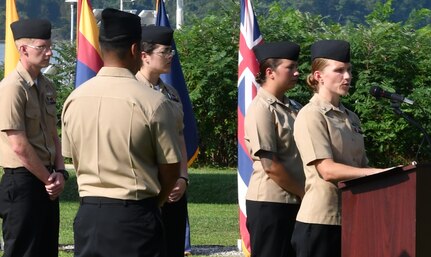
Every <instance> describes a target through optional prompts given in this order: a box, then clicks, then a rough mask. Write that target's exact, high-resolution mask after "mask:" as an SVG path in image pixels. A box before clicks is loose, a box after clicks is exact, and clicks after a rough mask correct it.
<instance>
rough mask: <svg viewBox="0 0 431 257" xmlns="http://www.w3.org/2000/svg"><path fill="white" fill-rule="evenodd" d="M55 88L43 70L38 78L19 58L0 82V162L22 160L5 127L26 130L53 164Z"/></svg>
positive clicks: (40, 153) (47, 162)
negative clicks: (13, 147)
mask: <svg viewBox="0 0 431 257" xmlns="http://www.w3.org/2000/svg"><path fill="white" fill-rule="evenodd" d="M56 96H57V95H56V92H55V88H54V86H53V85H52V83H51V82H50V81H49V80H48V79H47V78H45V77H44V76H43V75H42V74H40V75H39V77H38V78H37V86H36V84H35V81H33V80H32V79H31V76H30V74H29V73H28V72H27V70H25V69H24V67H23V66H22V64H21V62H18V64H17V66H16V69H15V70H14V71H12V72H11V73H10V74H9V75H8V76H7V77H6V78H4V79H3V81H2V82H1V84H0V165H1V166H3V167H6V168H17V167H22V166H23V164H22V163H21V161H20V160H19V158H18V156H17V155H16V154H15V153H14V151H13V150H12V148H11V146H10V144H9V140H8V138H7V135H6V133H5V131H6V130H18V131H25V134H26V136H27V139H28V141H29V142H30V144H31V145H32V147H33V148H34V150H35V151H36V154H37V156H38V157H39V158H40V159H41V160H42V162H43V164H44V165H53V164H54V160H55V144H54V141H53V137H52V133H57V131H53V130H55V127H56V123H57V117H56V109H55V103H56Z"/></svg>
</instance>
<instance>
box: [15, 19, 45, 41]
mask: <svg viewBox="0 0 431 257" xmlns="http://www.w3.org/2000/svg"><path fill="white" fill-rule="evenodd" d="M10 28H11V30H12V33H13V38H14V40H18V39H20V38H36V39H50V38H51V22H49V21H48V20H44V19H27V20H24V19H22V20H17V21H15V22H13V23H11V24H10Z"/></svg>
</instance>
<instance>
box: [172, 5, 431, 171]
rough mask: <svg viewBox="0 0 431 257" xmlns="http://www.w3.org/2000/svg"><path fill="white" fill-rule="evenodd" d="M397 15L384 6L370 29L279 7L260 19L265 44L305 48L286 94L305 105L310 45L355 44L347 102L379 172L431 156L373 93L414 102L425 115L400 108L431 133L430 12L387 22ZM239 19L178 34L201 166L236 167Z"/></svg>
mask: <svg viewBox="0 0 431 257" xmlns="http://www.w3.org/2000/svg"><path fill="white" fill-rule="evenodd" d="M259 2H260V1H259ZM393 11H394V10H393V8H392V2H391V1H388V2H386V3H381V4H378V5H377V6H376V9H375V10H374V12H372V13H371V14H369V15H367V16H366V23H365V24H360V25H356V26H355V25H353V24H351V23H348V24H346V25H341V24H339V23H334V22H330V21H327V20H326V19H325V17H322V16H315V15H311V14H309V13H302V12H300V11H298V10H294V9H289V8H288V9H286V8H285V7H284V6H283V4H281V3H277V2H276V3H274V4H271V5H270V6H269V8H268V12H267V13H266V14H265V15H260V16H258V20H259V27H260V29H261V32H262V35H263V37H264V40H265V41H279V40H291V41H293V42H296V43H298V44H300V45H301V48H302V49H301V56H300V60H299V65H300V66H299V67H300V71H301V79H300V82H299V83H298V85H297V87H296V88H295V89H294V90H292V91H290V92H288V94H289V96H290V97H292V98H294V99H296V100H298V101H300V102H301V103H303V104H306V103H307V102H308V99H309V98H310V97H311V92H310V91H309V90H308V89H307V86H306V83H305V77H306V75H307V74H308V73H309V71H310V61H309V60H310V50H309V49H310V45H311V44H312V43H313V42H315V41H316V40H318V39H324V38H325V39H345V40H348V41H349V42H350V43H351V47H352V64H353V76H354V80H353V82H352V86H353V87H352V89H351V91H350V95H349V96H347V97H345V98H344V99H343V103H344V104H345V105H346V106H347V107H348V108H349V109H351V110H353V111H355V112H356V113H357V114H358V115H359V116H360V118H361V120H362V126H363V131H364V134H365V141H366V146H367V150H368V156H369V159H370V164H371V165H378V166H388V165H396V164H400V163H403V164H405V163H407V162H409V161H411V160H418V161H426V160H429V159H430V157H431V156H430V155H431V154H430V152H431V151H430V146H428V145H427V143H426V142H423V141H424V135H423V134H422V132H421V131H420V130H419V129H417V128H416V127H415V126H413V125H411V124H409V123H408V122H407V121H405V120H404V119H402V118H401V117H400V116H397V115H395V114H394V113H393V111H392V108H391V104H390V102H386V100H382V101H376V99H374V98H373V97H372V96H370V94H369V92H368V91H369V88H370V87H371V86H372V85H373V83H377V84H378V85H379V86H381V87H383V88H384V89H385V90H387V91H392V92H397V93H399V94H403V95H405V96H406V97H408V98H410V99H415V100H416V105H415V106H421V107H422V108H420V107H419V108H418V107H415V106H413V107H410V106H404V105H401V109H402V110H403V111H404V112H405V113H406V114H407V115H409V116H411V117H412V118H414V119H415V120H416V121H418V122H419V123H420V124H422V126H423V127H424V128H425V129H426V130H428V129H429V127H430V125H431V124H430V121H429V118H428V116H429V113H430V111H431V110H430V109H431V108H430V107H428V106H430V101H431V100H430V99H431V98H430V95H431V91H430V89H429V88H428V87H427V85H428V84H429V83H430V82H431V81H430V79H431V77H430V76H429V75H428V72H429V70H430V68H431V65H430V64H431V57H430V56H429V52H430V50H431V49H430V47H431V44H430V32H431V29H430V27H429V25H427V26H423V27H419V28H417V26H418V24H422V23H423V22H424V21H427V20H429V18H430V12H429V10H427V9H423V10H418V11H415V12H414V13H412V15H411V16H410V17H411V18H410V19H408V20H407V21H406V22H404V23H402V22H392V21H389V19H390V17H391V16H392V15H393ZM237 13H239V10H238V6H237V5H234V4H233V5H232V8H231V11H226V12H225V13H223V14H222V16H218V17H216V16H209V17H207V18H204V19H203V20H201V21H200V22H196V23H194V24H195V25H193V26H185V27H184V28H183V29H182V30H181V31H180V32H177V33H176V39H177V43H178V46H179V52H180V55H181V61H182V65H183V70H184V72H185V76H186V80H187V82H188V86H189V90H190V92H191V98H192V102H193V104H194V109H195V112H196V116H197V119H198V126H199V133H200V136H201V140H202V142H201V149H202V154H201V155H200V156H199V161H200V162H201V163H205V164H216V165H217V164H218V165H235V164H236V117H235V115H236V100H237V98H236V97H237V96H236V91H237V88H236V81H237V48H238V34H239V26H238V18H237V17H238V15H236V14H237ZM232 17H236V18H235V19H232Z"/></svg>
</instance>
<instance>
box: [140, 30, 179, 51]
mask: <svg viewBox="0 0 431 257" xmlns="http://www.w3.org/2000/svg"><path fill="white" fill-rule="evenodd" d="M173 35H174V31H173V30H172V29H171V28H168V27H164V26H154V25H150V26H144V27H142V42H147V43H151V44H160V45H165V46H170V45H171V44H172V38H173Z"/></svg>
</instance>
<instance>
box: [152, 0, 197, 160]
mask: <svg viewBox="0 0 431 257" xmlns="http://www.w3.org/2000/svg"><path fill="white" fill-rule="evenodd" d="M157 2H158V4H157V16H156V25H157V26H164V27H169V28H170V27H171V25H170V24H169V19H168V16H167V14H166V9H165V4H164V3H163V1H162V0H159V1H157ZM172 49H173V50H175V53H176V54H175V55H174V56H173V58H172V64H171V65H172V66H171V72H170V73H167V74H162V75H161V76H160V78H161V79H162V80H163V82H165V83H167V84H169V85H171V86H173V87H174V88H175V89H176V90H177V91H178V94H179V95H180V98H181V102H182V104H183V112H184V120H183V122H184V138H185V141H186V148H187V165H188V166H190V165H191V164H192V163H193V161H194V160H195V159H196V157H197V155H198V152H199V146H198V132H197V126H196V119H195V115H194V113H193V108H192V103H191V101H190V97H189V92H188V90H187V86H186V82H185V79H184V74H183V70H182V69H181V64H180V58H179V56H178V51H177V47H176V45H175V40H172Z"/></svg>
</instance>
